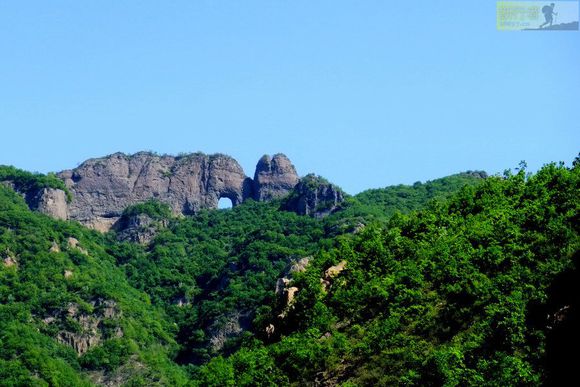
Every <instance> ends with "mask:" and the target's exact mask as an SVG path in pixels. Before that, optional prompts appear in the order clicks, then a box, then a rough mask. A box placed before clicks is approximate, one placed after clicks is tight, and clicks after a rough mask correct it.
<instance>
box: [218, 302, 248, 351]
mask: <svg viewBox="0 0 580 387" xmlns="http://www.w3.org/2000/svg"><path fill="white" fill-rule="evenodd" d="M250 325H251V316H250V314H249V313H242V312H239V311H236V312H232V313H229V314H228V315H226V316H224V318H223V319H222V320H221V321H216V322H215V323H214V324H213V326H212V327H211V328H210V330H209V336H210V338H209V342H210V345H211V348H212V349H213V350H214V351H219V350H221V349H222V348H223V347H224V345H225V343H226V341H227V340H228V339H231V338H235V337H238V336H240V335H241V334H242V333H243V332H244V331H247V330H248V329H249V328H250Z"/></svg>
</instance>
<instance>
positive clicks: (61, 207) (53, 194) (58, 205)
mask: <svg viewBox="0 0 580 387" xmlns="http://www.w3.org/2000/svg"><path fill="white" fill-rule="evenodd" d="M29 205H30V207H31V208H32V209H34V210H37V211H39V212H42V213H43V214H46V215H49V216H51V217H53V218H55V219H61V220H66V219H68V203H67V198H66V193H65V192H64V191H63V190H61V189H56V188H43V189H41V190H40V191H38V192H37V193H36V195H34V197H33V198H32V199H31V200H30V202H29Z"/></svg>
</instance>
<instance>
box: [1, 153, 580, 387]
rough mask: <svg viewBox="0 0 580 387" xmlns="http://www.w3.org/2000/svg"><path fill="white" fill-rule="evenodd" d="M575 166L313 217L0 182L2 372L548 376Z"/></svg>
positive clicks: (119, 379)
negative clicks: (64, 211) (59, 206)
mask: <svg viewBox="0 0 580 387" xmlns="http://www.w3.org/2000/svg"><path fill="white" fill-rule="evenodd" d="M7 171H9V172H10V173H11V174H12V175H18V176H21V175H22V176H26V179H27V180H26V184H27V185H28V186H32V185H34V184H56V183H54V182H52V180H50V179H52V178H51V177H48V178H47V177H44V176H41V175H31V174H24V173H22V172H18V171H17V170H14V169H10V170H7ZM34 179H39V180H34ZM47 181H48V182H49V183H47ZM579 183H580V164H579V163H578V162H577V161H576V162H575V163H574V165H573V166H572V167H566V166H564V165H563V164H549V165H547V166H545V167H544V168H542V169H541V170H540V171H539V172H537V173H536V174H526V172H525V170H524V169H523V168H522V169H520V170H518V171H517V173H515V174H511V173H506V174H505V176H493V177H487V176H486V175H485V174H484V173H481V172H468V173H463V174H458V175H453V176H449V177H447V178H443V179H437V180H433V181H431V182H427V183H416V184H414V185H413V186H395V187H387V188H384V189H376V190H369V191H365V192H363V193H360V194H358V195H356V196H354V197H350V198H348V199H347V200H346V202H345V203H343V204H342V205H341V206H340V207H339V208H338V210H337V211H335V212H334V213H332V214H331V215H330V216H328V217H326V218H324V219H315V218H312V217H309V216H300V215H297V214H295V213H293V212H289V211H283V210H281V202H279V201H273V202H267V203H266V202H253V201H251V200H250V201H247V202H245V203H243V204H241V205H239V206H237V207H235V208H233V209H231V210H204V211H201V212H199V213H198V214H196V215H193V216H188V217H174V216H172V215H171V211H170V209H169V208H168V207H167V206H165V205H163V204H161V203H159V202H148V203H144V204H139V205H136V206H132V207H130V208H128V209H127V210H126V211H125V213H124V214H123V217H122V219H121V220H122V222H121V223H120V224H121V226H119V227H118V228H116V229H114V230H113V231H110V232H109V233H107V234H100V233H98V232H95V231H90V230H88V229H86V228H84V227H83V226H81V225H79V224H78V223H74V222H65V221H56V220H53V219H51V218H49V217H47V216H44V215H41V214H38V213H36V212H33V211H30V210H29V208H28V206H27V205H26V203H25V202H24V200H23V199H22V197H21V196H19V195H18V194H16V193H15V192H14V191H13V190H12V189H11V188H10V187H5V186H2V185H0V254H1V258H2V259H3V264H2V267H1V268H0V278H1V280H0V384H3V385H90V384H108V385H123V384H126V385H155V384H157V385H178V386H179V385H204V386H206V385H215V386H228V385H230V386H234V385H314V384H322V385H345V386H354V385H434V386H438V385H540V384H545V383H549V382H557V381H558V380H559V379H558V378H562V377H564V376H565V375H566V372H569V368H568V371H567V368H566V365H567V363H566V359H565V358H563V357H562V356H561V355H562V353H564V352H563V351H564V350H565V349H566V348H567V346H569V347H572V348H573V346H576V348H577V347H578V339H577V337H578V334H577V333H576V332H574V330H572V329H570V327H572V326H574V325H573V324H574V322H575V321H576V322H577V310H578V309H577V308H578V296H577V294H580V292H578V286H577V284H578V282H574V281H575V279H577V278H578V276H577V271H576V264H577V260H578V248H579V245H580V238H579V236H578V227H579V226H578V225H579V224H580V219H579V218H578V206H579V198H578V193H579V192H580V190H579V188H580V186H579V185H580V184H579ZM135 219H138V221H135ZM144 219H145V221H144ZM130 226H131V227H133V229H128V227H130ZM136 236H137V237H136ZM143 236H146V238H145V237H143ZM136 241H138V242H140V243H136Z"/></svg>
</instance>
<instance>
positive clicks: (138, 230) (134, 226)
mask: <svg viewBox="0 0 580 387" xmlns="http://www.w3.org/2000/svg"><path fill="white" fill-rule="evenodd" d="M167 223H168V222H167V221H166V220H160V221H156V220H155V219H153V218H151V217H150V216H149V215H147V214H137V215H132V216H123V217H121V219H120V220H119V222H118V223H117V224H116V225H115V229H116V230H117V238H118V239H119V240H121V241H127V242H134V243H139V244H142V245H145V244H148V243H149V242H151V241H152V240H153V238H155V236H156V235H157V233H158V231H159V228H160V227H166V226H167Z"/></svg>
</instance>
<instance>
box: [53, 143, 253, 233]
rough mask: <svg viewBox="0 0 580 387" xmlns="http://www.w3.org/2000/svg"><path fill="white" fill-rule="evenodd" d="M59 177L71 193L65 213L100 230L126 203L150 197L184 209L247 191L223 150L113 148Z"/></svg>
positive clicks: (246, 184) (195, 208)
mask: <svg viewBox="0 0 580 387" xmlns="http://www.w3.org/2000/svg"><path fill="white" fill-rule="evenodd" d="M59 177H60V178H62V179H63V180H64V181H65V184H66V186H67V187H68V188H69V189H70V191H71V192H72V194H73V200H72V202H71V203H70V205H69V208H68V210H69V218H70V219H74V220H78V221H80V222H81V223H84V224H87V225H89V226H92V227H94V228H96V229H99V230H106V229H108V228H110V227H111V226H112V225H113V223H115V222H116V221H117V220H118V219H119V217H120V216H121V214H122V212H123V210H124V209H125V208H127V207H128V206H129V205H131V204H135V203H139V202H144V201H147V200H150V199H158V200H159V201H161V202H164V203H167V204H169V205H170V206H171V208H172V209H173V212H174V213H175V214H184V215H188V214H193V213H195V212H196V211H198V210H200V209H202V208H217V204H218V201H219V199H220V198H222V197H227V198H229V199H231V201H232V204H233V205H237V204H239V203H241V202H242V201H244V200H245V199H246V198H248V197H250V196H251V182H250V181H249V180H248V178H247V177H246V175H245V174H244V171H243V170H242V168H241V167H240V165H239V164H238V162H237V161H236V160H234V159H233V158H231V157H229V156H225V155H211V156H208V155H204V154H192V155H188V156H184V157H173V156H157V155H153V154H151V153H145V152H141V153H137V154H135V155H132V156H127V155H124V154H122V153H116V154H113V155H111V156H107V157H103V158H98V159H91V160H87V161H85V162H84V163H83V164H81V165H80V166H79V167H78V168H76V169H73V170H69V171H64V172H61V173H60V174H59Z"/></svg>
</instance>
